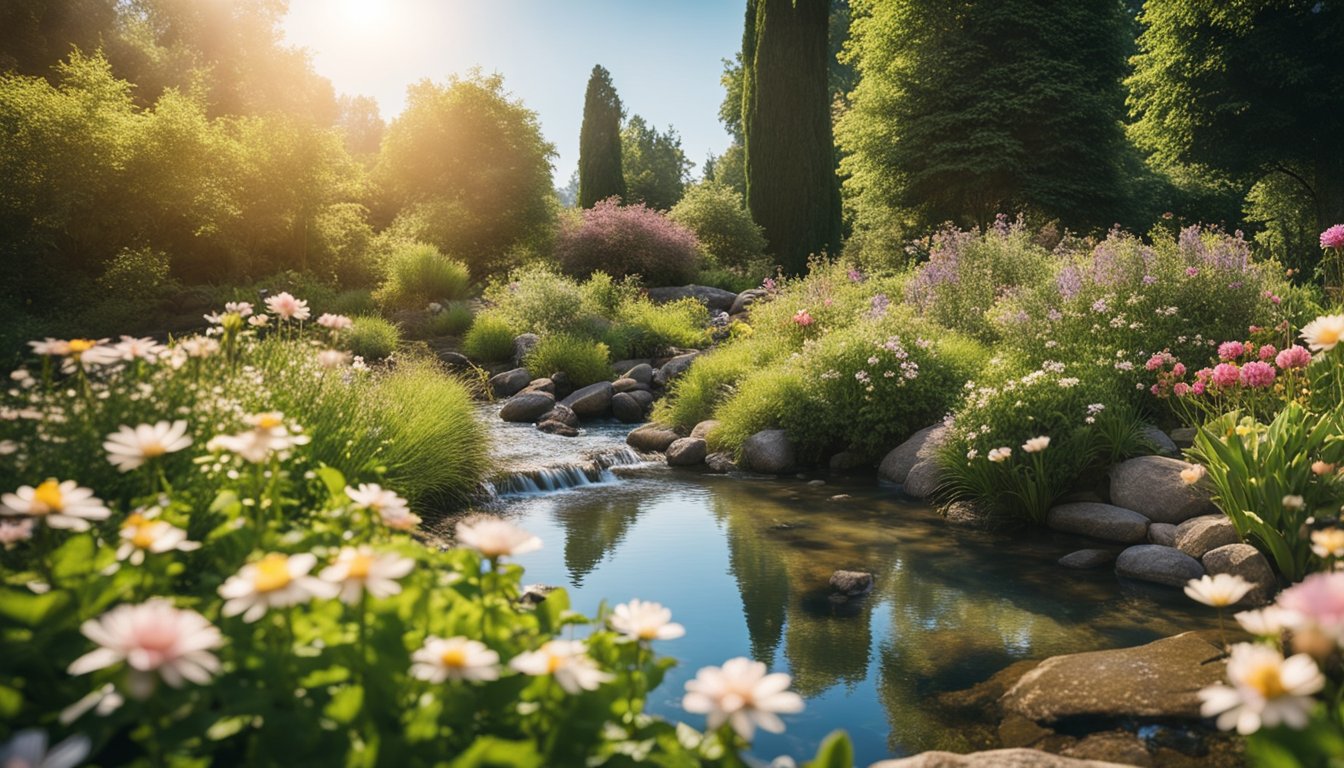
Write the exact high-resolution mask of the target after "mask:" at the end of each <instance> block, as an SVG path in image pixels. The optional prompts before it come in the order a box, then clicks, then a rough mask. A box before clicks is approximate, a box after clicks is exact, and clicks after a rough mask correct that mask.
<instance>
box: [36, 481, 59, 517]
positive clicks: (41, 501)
mask: <svg viewBox="0 0 1344 768" xmlns="http://www.w3.org/2000/svg"><path fill="white" fill-rule="evenodd" d="M33 501H34V502H36V504H38V505H41V507H42V508H41V509H37V508H34V509H33V513H34V514H38V515H45V514H46V513H48V512H60V511H61V510H62V509H63V508H64V507H65V499H64V498H62V497H61V484H60V483H58V482H56V481H55V480H48V481H46V482H44V483H42V484H41V485H39V486H37V488H35V489H33Z"/></svg>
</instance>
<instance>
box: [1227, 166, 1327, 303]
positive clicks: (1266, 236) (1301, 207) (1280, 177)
mask: <svg viewBox="0 0 1344 768" xmlns="http://www.w3.org/2000/svg"><path fill="white" fill-rule="evenodd" d="M1300 175H1301V174H1298V173H1294V174H1293V175H1289V174H1287V173H1270V174H1269V175H1267V176H1265V177H1264V178H1262V179H1260V180H1259V181H1257V182H1256V183H1255V185H1254V186H1252V187H1251V189H1250V191H1249V192H1247V193H1246V205H1245V217H1246V222H1247V224H1249V225H1251V226H1254V227H1256V228H1257V229H1259V231H1258V232H1256V233H1255V248H1256V255H1258V256H1260V257H1261V258H1262V259H1263V260H1265V261H1270V260H1272V261H1276V262H1278V263H1279V264H1282V265H1283V266H1285V267H1288V268H1289V269H1292V270H1295V271H1297V272H1299V273H1301V274H1300V278H1299V279H1300V280H1301V279H1307V280H1310V279H1311V278H1312V277H1313V274H1312V273H1313V270H1314V269H1315V266H1316V264H1317V262H1319V261H1320V258H1321V247H1320V240H1319V235H1320V229H1319V228H1318V227H1317V226H1316V207H1315V201H1314V200H1313V197H1312V190H1311V189H1310V188H1309V187H1304V186H1303V185H1302V184H1301V183H1300V182H1299V181H1298V179H1297V177H1298V176H1300Z"/></svg>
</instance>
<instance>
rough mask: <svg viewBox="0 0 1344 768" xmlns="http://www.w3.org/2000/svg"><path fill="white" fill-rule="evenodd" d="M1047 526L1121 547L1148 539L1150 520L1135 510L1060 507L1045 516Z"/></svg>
mask: <svg viewBox="0 0 1344 768" xmlns="http://www.w3.org/2000/svg"><path fill="white" fill-rule="evenodd" d="M1045 524H1046V525H1047V526H1049V527H1051V528H1053V529H1055V530H1056V531H1064V532H1065V533H1076V534H1079V535H1081V536H1091V537H1092V538H1094V539H1105V540H1106V541H1115V542H1119V543H1121V544H1137V543H1139V542H1141V541H1144V540H1145V539H1147V537H1148V518H1146V517H1144V516H1143V515H1140V514H1139V513H1138V512H1135V511H1134V510H1132V509H1125V508H1123V507H1115V506H1111V505H1110V504H1098V503H1096V502H1087V501H1083V502H1078V503H1075V504H1060V505H1059V506H1057V507H1054V508H1052V509H1051V510H1050V512H1049V513H1048V514H1047V515H1046V518H1045Z"/></svg>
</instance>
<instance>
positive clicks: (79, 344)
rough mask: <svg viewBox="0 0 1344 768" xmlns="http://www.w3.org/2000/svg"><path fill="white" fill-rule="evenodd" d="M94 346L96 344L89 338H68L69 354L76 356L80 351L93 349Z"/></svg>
mask: <svg viewBox="0 0 1344 768" xmlns="http://www.w3.org/2000/svg"><path fill="white" fill-rule="evenodd" d="M95 346H97V345H96V344H95V343H94V342H93V341H91V340H89V339H71V340H70V354H72V355H76V356H78V355H80V354H82V353H84V352H88V351H89V350H90V349H93V348H94V347H95Z"/></svg>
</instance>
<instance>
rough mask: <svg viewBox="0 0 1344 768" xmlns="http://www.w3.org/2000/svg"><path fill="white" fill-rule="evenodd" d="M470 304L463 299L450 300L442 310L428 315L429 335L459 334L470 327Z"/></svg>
mask: <svg viewBox="0 0 1344 768" xmlns="http://www.w3.org/2000/svg"><path fill="white" fill-rule="evenodd" d="M471 321H472V314H471V306H470V305H469V304H467V302H465V301H450V302H448V303H447V304H444V305H443V310H442V311H439V312H435V313H434V314H432V315H430V317H429V327H428V330H429V335H430V336H461V335H462V334H463V333H466V332H467V329H469V328H471Z"/></svg>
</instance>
